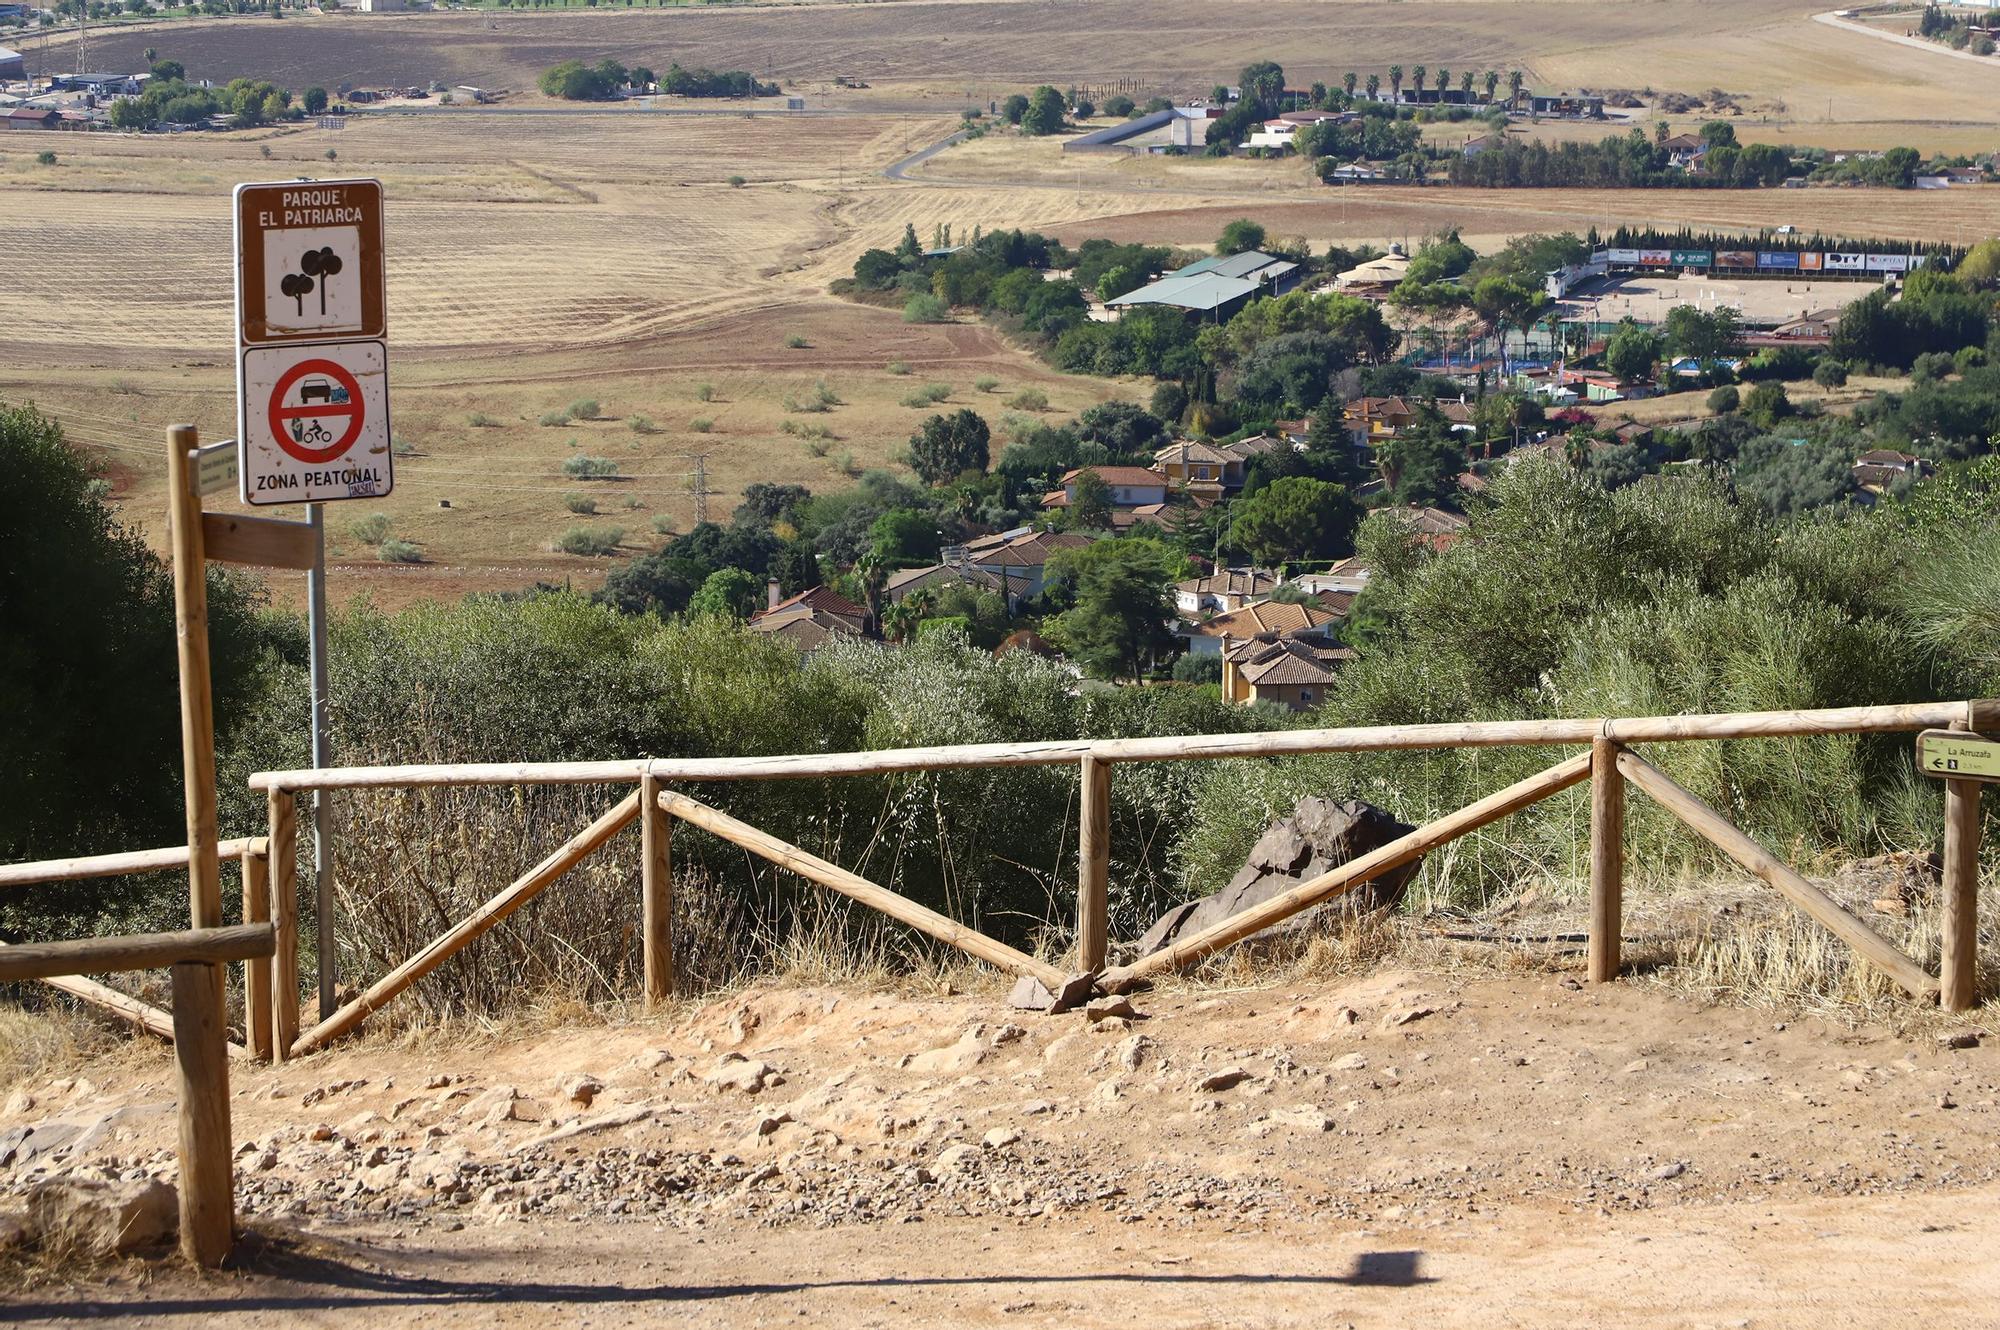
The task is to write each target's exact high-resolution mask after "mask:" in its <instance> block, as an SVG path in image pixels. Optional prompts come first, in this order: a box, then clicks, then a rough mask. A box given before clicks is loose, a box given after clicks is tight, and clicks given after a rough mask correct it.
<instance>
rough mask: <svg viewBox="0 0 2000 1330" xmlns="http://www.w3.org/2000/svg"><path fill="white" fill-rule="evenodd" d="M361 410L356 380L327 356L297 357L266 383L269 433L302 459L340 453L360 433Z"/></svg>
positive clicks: (314, 459) (315, 460)
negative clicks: (274, 381) (271, 382)
mask: <svg viewBox="0 0 2000 1330" xmlns="http://www.w3.org/2000/svg"><path fill="white" fill-rule="evenodd" d="M294 390H296V394H295V393H294ZM366 415H367V412H366V408H365V407H364V405H363V403H362V398H361V384H360V383H359V382H358V381H357V380H356V379H355V377H354V376H353V375H352V374H350V373H348V371H347V369H346V367H345V366H342V365H338V364H336V363H334V362H333V361H331V360H302V361H300V362H299V363H298V364H296V365H294V366H292V367H291V368H290V369H288V370H286V371H285V373H284V374H283V375H282V376H281V377H280V378H279V379H278V382H277V384H276V386H274V387H273V388H272V389H271V401H270V407H269V413H268V419H269V423H270V426H271V437H272V439H273V440H275V441H276V442H277V445H278V446H279V447H280V448H282V449H284V450H285V452H286V453H288V454H289V455H291V456H292V457H295V458H297V459H298V460H299V461H301V462H313V463H318V462H331V461H333V460H334V459H335V458H337V457H339V456H341V455H342V454H343V453H345V452H346V451H347V450H348V449H349V448H350V447H352V446H353V444H354V440H355V439H356V438H358V437H359V436H360V434H361V426H362V424H363V422H364V421H365V419H366Z"/></svg>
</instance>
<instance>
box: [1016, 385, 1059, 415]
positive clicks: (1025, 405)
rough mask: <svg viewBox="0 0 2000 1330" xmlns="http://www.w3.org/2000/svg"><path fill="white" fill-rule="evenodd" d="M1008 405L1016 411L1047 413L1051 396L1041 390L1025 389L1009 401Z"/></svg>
mask: <svg viewBox="0 0 2000 1330" xmlns="http://www.w3.org/2000/svg"><path fill="white" fill-rule="evenodd" d="M1007 405H1008V406H1009V407H1011V408H1012V409H1014V410H1016V411H1046V410H1048V409H1049V395H1048V394H1047V393H1045V392H1043V391H1042V390H1041V389H1040V388H1023V389H1021V391H1020V392H1017V393H1015V394H1014V395H1013V396H1012V397H1010V398H1008V399H1007Z"/></svg>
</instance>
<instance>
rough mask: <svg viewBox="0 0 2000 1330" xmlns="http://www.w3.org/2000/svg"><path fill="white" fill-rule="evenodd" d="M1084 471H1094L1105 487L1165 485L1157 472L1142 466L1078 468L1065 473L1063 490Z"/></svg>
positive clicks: (1165, 480)
mask: <svg viewBox="0 0 2000 1330" xmlns="http://www.w3.org/2000/svg"><path fill="white" fill-rule="evenodd" d="M1086 471H1095V472H1096V473H1097V478H1098V479H1099V480H1101V481H1103V482H1104V483H1105V484H1107V485H1165V484H1166V483H1167V478H1166V477H1165V476H1163V475H1161V474H1160V473H1159V472H1157V471H1154V470H1152V469H1150V468H1148V467H1143V466H1080V467H1078V468H1077V469H1076V470H1074V471H1070V472H1067V473H1066V474H1065V475H1064V476H1063V478H1062V483H1063V488H1064V489H1068V488H1069V486H1070V484H1071V482H1073V481H1074V480H1075V479H1076V478H1077V477H1078V476H1080V475H1082V474H1083V473H1084V472H1086Z"/></svg>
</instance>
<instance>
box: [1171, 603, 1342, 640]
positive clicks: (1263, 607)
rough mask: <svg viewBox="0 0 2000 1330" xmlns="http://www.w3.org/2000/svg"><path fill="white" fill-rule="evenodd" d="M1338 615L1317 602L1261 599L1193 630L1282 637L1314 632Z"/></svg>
mask: <svg viewBox="0 0 2000 1330" xmlns="http://www.w3.org/2000/svg"><path fill="white" fill-rule="evenodd" d="M1339 617H1340V616H1339V615H1337V614H1335V613H1333V611H1331V610H1328V609H1324V608H1322V607H1321V606H1318V605H1295V604H1293V603H1291V602H1290V601H1283V600H1260V601H1257V602H1256V603H1255V604H1252V605H1245V606H1244V607H1243V608H1242V609H1240V610H1231V611H1230V612H1229V613H1227V614H1218V615H1216V616H1215V617H1214V618H1213V619H1210V620H1209V621H1208V622H1207V623H1202V624H1197V625H1195V629H1194V631H1195V632H1197V633H1200V634H1201V635H1202V636H1204V637H1258V636H1261V635H1263V634H1265V633H1272V634H1276V635H1278V636H1281V637H1282V636H1287V635H1290V634H1293V633H1305V632H1311V631H1313V630H1315V629H1317V628H1320V627H1321V626H1323V625H1325V624H1328V623H1331V622H1332V621H1333V620H1334V619H1337V618H1339Z"/></svg>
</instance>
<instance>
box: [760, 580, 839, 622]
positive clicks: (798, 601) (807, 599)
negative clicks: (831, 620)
mask: <svg viewBox="0 0 2000 1330" xmlns="http://www.w3.org/2000/svg"><path fill="white" fill-rule="evenodd" d="M800 606H802V607H804V608H806V609H811V610H823V611H825V612H827V613H829V614H838V615H841V616H842V617H844V618H850V619H865V618H867V617H868V611H867V610H865V609H863V608H861V606H859V605H856V604H855V603H854V602H853V601H851V600H849V599H847V598H846V597H845V596H843V595H841V594H840V593H839V592H837V591H832V590H829V589H828V588H826V587H823V586H816V587H808V588H807V589H806V590H804V591H801V592H799V594H798V595H796V596H787V597H786V598H785V599H783V600H781V601H779V602H778V603H777V604H775V605H773V606H771V607H770V608H769V609H762V610H758V611H757V612H756V613H755V614H753V615H751V616H750V622H751V623H755V622H757V620H759V619H761V618H764V617H765V616H766V615H771V614H781V613H783V612H784V611H786V610H789V609H792V608H794V607H800Z"/></svg>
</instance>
